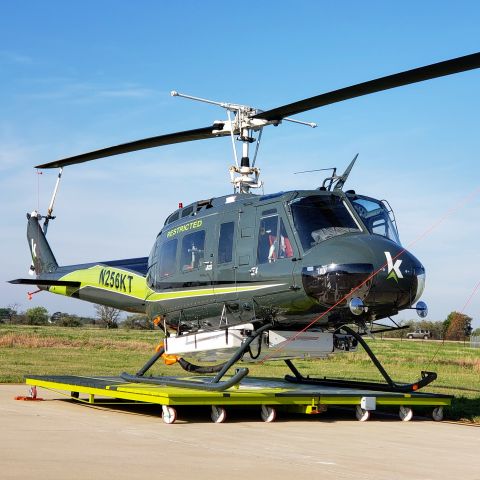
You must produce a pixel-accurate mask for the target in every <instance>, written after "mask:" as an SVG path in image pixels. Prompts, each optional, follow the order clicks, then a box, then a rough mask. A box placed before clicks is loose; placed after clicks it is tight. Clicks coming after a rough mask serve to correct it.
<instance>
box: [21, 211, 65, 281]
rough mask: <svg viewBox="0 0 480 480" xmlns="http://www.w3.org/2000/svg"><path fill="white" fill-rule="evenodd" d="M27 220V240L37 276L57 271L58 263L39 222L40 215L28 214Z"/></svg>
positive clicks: (35, 213)
mask: <svg viewBox="0 0 480 480" xmlns="http://www.w3.org/2000/svg"><path fill="white" fill-rule="evenodd" d="M27 218H28V226H27V239H28V245H29V247H30V252H31V254H32V261H33V266H34V267H35V273H36V274H37V275H40V274H41V273H52V272H54V271H55V270H56V269H57V267H58V263H57V261H56V260H55V256H54V255H53V252H52V249H51V248H50V245H49V244H48V242H47V239H46V237H45V235H44V233H43V230H42V227H41V226H40V223H39V222H38V219H39V215H38V213H37V212H36V211H34V212H32V213H31V214H27Z"/></svg>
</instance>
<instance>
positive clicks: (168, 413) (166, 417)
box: [162, 405, 177, 425]
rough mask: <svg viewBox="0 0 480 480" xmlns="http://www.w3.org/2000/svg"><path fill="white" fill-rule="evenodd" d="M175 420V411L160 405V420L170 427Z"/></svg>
mask: <svg viewBox="0 0 480 480" xmlns="http://www.w3.org/2000/svg"><path fill="white" fill-rule="evenodd" d="M176 419H177V411H176V410H175V409H174V408H173V407H169V406H168V405H162V420H163V421H164V423H166V424H168V425H170V424H171V423H175V420H176Z"/></svg>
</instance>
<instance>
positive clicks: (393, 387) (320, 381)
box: [285, 326, 437, 393]
mask: <svg viewBox="0 0 480 480" xmlns="http://www.w3.org/2000/svg"><path fill="white" fill-rule="evenodd" d="M342 329H343V330H345V331H346V332H347V333H348V334H350V335H352V336H354V337H355V339H356V340H357V341H358V343H360V344H361V345H362V347H363V348H364V349H365V351H366V352H367V355H368V356H369V357H370V360H371V361H372V363H373V364H374V365H375V367H377V369H378V371H379V372H380V374H381V375H382V377H383V378H384V379H385V383H379V382H362V381H355V380H341V379H333V378H310V377H309V376H307V377H304V376H303V375H302V374H301V373H300V372H299V371H298V370H297V368H296V367H295V365H294V364H293V362H292V361H291V360H285V363H286V364H287V366H288V368H290V370H291V371H292V373H293V375H294V376H291V375H285V380H286V381H287V382H291V383H299V384H305V385H325V386H329V387H344V388H362V389H368V390H375V391H383V392H399V393H409V392H415V391H417V390H419V389H420V388H423V387H425V386H426V385H428V384H430V383H432V382H433V381H434V380H436V378H437V374H436V373H435V372H426V371H422V372H421V375H422V378H421V379H420V380H418V381H417V382H415V383H408V384H406V383H396V382H394V381H393V380H392V378H391V377H390V375H388V373H387V371H386V370H385V369H384V368H383V365H382V364H381V363H380V361H379V360H378V358H377V357H376V356H375V354H374V353H373V352H372V350H371V349H370V347H369V346H368V344H367V342H365V340H364V339H363V338H362V336H361V335H360V334H358V333H357V332H355V331H354V330H352V329H351V328H350V327H347V326H343V327H342Z"/></svg>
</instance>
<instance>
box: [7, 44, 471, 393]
mask: <svg viewBox="0 0 480 480" xmlns="http://www.w3.org/2000/svg"><path fill="white" fill-rule="evenodd" d="M478 67H480V53H475V54H471V55H467V56H463V57H458V58H455V59H451V60H447V61H443V62H440V63H435V64H431V65H428V66H424V67H420V68H415V69H413V70H408V71H405V72H401V73H397V74H393V75H389V76H386V77H382V78H377V79H375V80H371V81H367V82H364V83H360V84H357V85H353V86H349V87H346V88H341V89H339V90H335V91H331V92H328V93H324V94H321V95H318V96H314V97H311V98H307V99H304V100H300V101H297V102H294V103H291V104H288V105H284V106H281V107H278V108H274V109H271V110H266V111H262V110H259V109H256V108H252V107H250V106H246V105H238V104H233V103H226V102H214V101H211V100H206V99H203V98H198V97H193V96H191V95H184V94H181V93H178V92H176V91H172V92H171V94H172V96H178V97H184V98H187V99H191V100H196V101H201V102H206V103H210V104H214V105H218V106H220V107H222V108H223V109H225V110H226V113H227V119H226V120H224V121H215V122H214V123H213V124H211V125H208V126H206V127H203V128H197V129H194V130H187V131H182V132H177V133H170V134H166V135H160V136H156V137H152V138H147V139H142V140H137V141H133V142H129V143H125V144H122V145H117V146H113V147H108V148H104V149H101V150H96V151H93V152H89V153H85V154H81V155H76V156H72V157H69V158H65V159H61V160H57V161H54V162H50V163H45V164H42V165H38V166H37V167H36V168H38V169H47V168H59V169H60V171H59V174H58V178H57V182H56V185H55V189H54V192H53V195H52V200H51V202H50V205H49V208H48V210H47V214H46V215H45V216H42V215H40V213H39V212H37V211H33V212H32V213H30V214H28V215H27V217H28V226H27V237H28V243H29V247H30V250H31V255H32V266H31V267H30V270H31V272H30V273H31V274H32V275H34V276H35V277H34V278H26V279H17V280H12V281H11V283H17V284H27V285H37V286H38V288H39V289H40V290H46V291H49V292H52V293H56V294H60V295H65V296H68V297H74V298H78V299H81V300H86V301H88V302H93V303H95V304H102V305H106V306H110V307H115V308H118V309H121V310H125V311H128V312H138V313H144V314H146V315H147V316H148V318H149V319H151V320H152V321H154V323H155V324H156V325H157V326H158V327H159V328H160V329H161V330H162V331H163V333H164V343H163V346H162V347H161V348H159V349H158V351H157V352H156V353H155V355H154V356H153V357H152V358H151V359H150V360H149V361H148V362H147V363H146V364H145V365H144V366H143V367H142V368H141V369H140V370H139V371H138V372H137V373H136V374H127V373H124V374H122V377H123V378H124V379H125V380H128V381H132V382H147V383H160V384H167V385H175V386H180V387H189V388H192V385H193V387H194V388H198V389H204V390H224V389H226V388H229V387H230V386H232V385H234V384H236V383H238V382H240V381H241V379H242V378H243V377H244V376H245V375H247V374H248V369H247V368H241V369H238V370H237V371H236V372H235V374H234V375H232V376H231V377H229V378H228V379H227V380H222V379H223V377H224V375H225V373H226V372H227V371H228V370H229V368H230V367H232V366H233V365H234V364H236V363H237V362H239V361H242V362H255V361H265V360H275V359H278V360H284V361H285V362H286V364H287V366H288V367H289V368H290V370H291V371H292V372H293V375H289V376H287V377H286V378H287V379H288V380H290V381H292V382H297V383H322V384H327V385H348V386H352V385H353V386H359V385H361V386H367V387H368V388H370V389H382V390H385V389H390V390H392V391H403V392H408V391H413V390H417V389H418V388H421V387H423V386H425V385H427V384H428V383H430V382H431V381H433V380H434V379H435V378H436V374H435V373H434V372H422V374H421V378H420V380H418V381H417V382H415V383H412V384H404V383H397V382H394V381H393V380H392V379H391V378H390V376H389V375H388V373H387V372H386V371H385V370H384V368H383V366H382V365H381V364H380V362H379V361H378V359H377V358H376V357H375V355H374V354H373V352H372V351H371V349H370V348H369V346H368V344H367V343H366V342H365V340H364V336H365V335H369V334H373V333H377V332H381V331H385V330H391V329H398V328H402V327H401V326H399V325H398V324H397V323H396V322H395V321H394V320H393V319H392V318H391V317H392V316H393V315H395V314H397V313H398V312H400V311H401V310H404V309H416V311H417V313H418V314H419V315H420V316H421V317H425V316H426V314H427V306H426V305H425V303H424V302H421V301H420V302H419V299H420V297H421V295H422V292H423V290H424V286H425V269H424V267H423V265H422V264H421V262H420V261H419V260H418V259H416V258H415V257H414V256H413V255H412V254H411V253H410V252H408V251H407V250H406V249H405V248H403V247H402V245H401V243H400V240H399V235H398V231H397V226H396V222H395V216H394V213H393V210H392V208H391V207H390V205H389V204H388V202H387V201H386V200H377V199H375V198H371V197H369V196H366V195H362V194H359V193H356V192H355V191H354V190H346V191H345V190H344V185H345V183H346V181H347V179H348V176H349V174H350V172H351V169H352V168H353V166H354V163H355V160H356V159H357V156H358V155H357V156H356V157H355V158H354V159H353V160H352V162H351V163H350V164H349V166H348V167H347V169H346V170H345V172H344V173H343V174H341V175H337V172H336V169H333V171H332V174H331V175H330V176H327V178H325V180H324V181H323V183H322V185H321V186H320V187H319V188H316V189H312V190H290V191H285V192H278V193H272V194H255V193H253V192H252V190H254V189H257V188H259V187H261V186H262V181H261V180H260V170H259V169H258V168H257V167H256V159H257V153H258V149H259V146H260V141H261V136H262V131H263V128H264V127H266V126H268V125H274V126H279V125H280V124H281V123H282V122H283V121H288V122H295V123H300V124H303V125H307V126H310V127H316V125H315V124H313V123H308V122H302V121H299V120H295V119H292V118H290V116H291V115H296V114H299V113H302V112H306V111H309V110H312V109H315V108H319V107H323V106H326V105H330V104H333V103H337V102H341V101H344V100H349V99H352V98H355V97H359V96H363V95H368V94H371V93H375V92H380V91H383V90H388V89H391V88H396V87H400V86H403V85H408V84H412V83H416V82H422V81H425V80H430V79H434V78H437V77H441V76H445V75H451V74H455V73H460V72H464V71H467V70H471V69H476V68H478ZM254 135H256V137H254ZM225 136H230V137H231V141H232V146H233V152H234V160H235V164H234V166H232V167H230V177H231V183H232V185H233V192H231V193H230V194H229V195H225V196H222V197H216V198H207V199H203V200H199V201H196V202H194V203H192V204H190V205H186V206H183V205H181V204H180V205H179V208H178V209H177V210H175V211H174V212H172V213H171V214H170V215H169V216H168V217H167V219H166V220H165V224H164V225H163V227H162V228H161V230H160V233H159V234H158V236H157V238H156V240H155V243H154V245H153V248H152V250H151V253H150V255H149V256H148V257H141V258H133V259H126V260H114V261H102V262H93V263H88V264H79V265H69V266H61V265H59V264H58V263H57V260H56V259H55V256H54V254H53V252H52V249H51V248H50V246H49V243H48V242H47V239H46V233H47V228H48V225H49V222H50V221H51V220H52V219H53V218H54V217H53V215H52V213H53V206H54V202H55V198H56V194H57V190H58V186H59V182H60V179H61V176H62V171H63V168H64V167H66V166H70V165H74V164H77V163H82V162H87V161H91V160H95V159H100V158H104V157H109V156H113V155H120V154H124V153H127V152H133V151H137V150H142V149H147V148H153V147H159V146H163V145H170V144H175V143H181V142H189V141H194V140H203V139H210V138H216V137H225ZM236 141H238V142H239V143H240V149H239V150H240V151H239V152H237V148H236ZM253 147H255V148H254V151H253V157H252V158H251V155H250V150H251V149H252V150H253ZM359 344H360V345H362V346H363V347H364V348H365V350H366V351H367V353H368V355H369V356H370V358H371V360H372V362H373V363H374V364H375V366H376V367H377V368H378V369H379V371H380V373H381V375H382V376H383V378H384V380H385V383H383V382H381V383H374V382H354V381H342V380H336V379H326V378H325V379H312V378H306V377H304V376H303V375H302V374H301V373H300V372H299V371H298V370H297V369H296V367H295V366H294V365H293V363H292V359H295V358H322V357H326V356H328V355H331V354H333V353H341V352H351V351H355V350H356V349H357V347H358V345H359ZM161 357H163V359H164V360H165V361H166V363H172V362H179V363H180V365H181V366H182V367H183V368H184V369H185V370H186V371H188V372H192V373H200V374H205V373H215V374H216V375H215V376H214V377H201V379H200V380H198V381H197V380H195V381H194V380H188V379H179V378H171V377H151V376H146V375H145V374H146V372H147V371H148V369H149V368H150V367H151V366H152V365H153V364H154V363H155V362H156V361H157V360H158V359H159V358H161ZM219 361H220V363H218V362H219ZM194 362H195V363H194ZM212 362H217V363H215V364H213V365H212ZM199 378H200V377H199Z"/></svg>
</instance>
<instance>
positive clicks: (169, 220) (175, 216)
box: [165, 210, 180, 225]
mask: <svg viewBox="0 0 480 480" xmlns="http://www.w3.org/2000/svg"><path fill="white" fill-rule="evenodd" d="M179 216H180V211H178V210H177V211H176V212H175V213H173V214H172V215H170V216H169V217H168V218H167V221H166V222H165V223H166V224H167V225H168V224H169V223H172V222H174V221H175V220H178V217H179Z"/></svg>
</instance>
